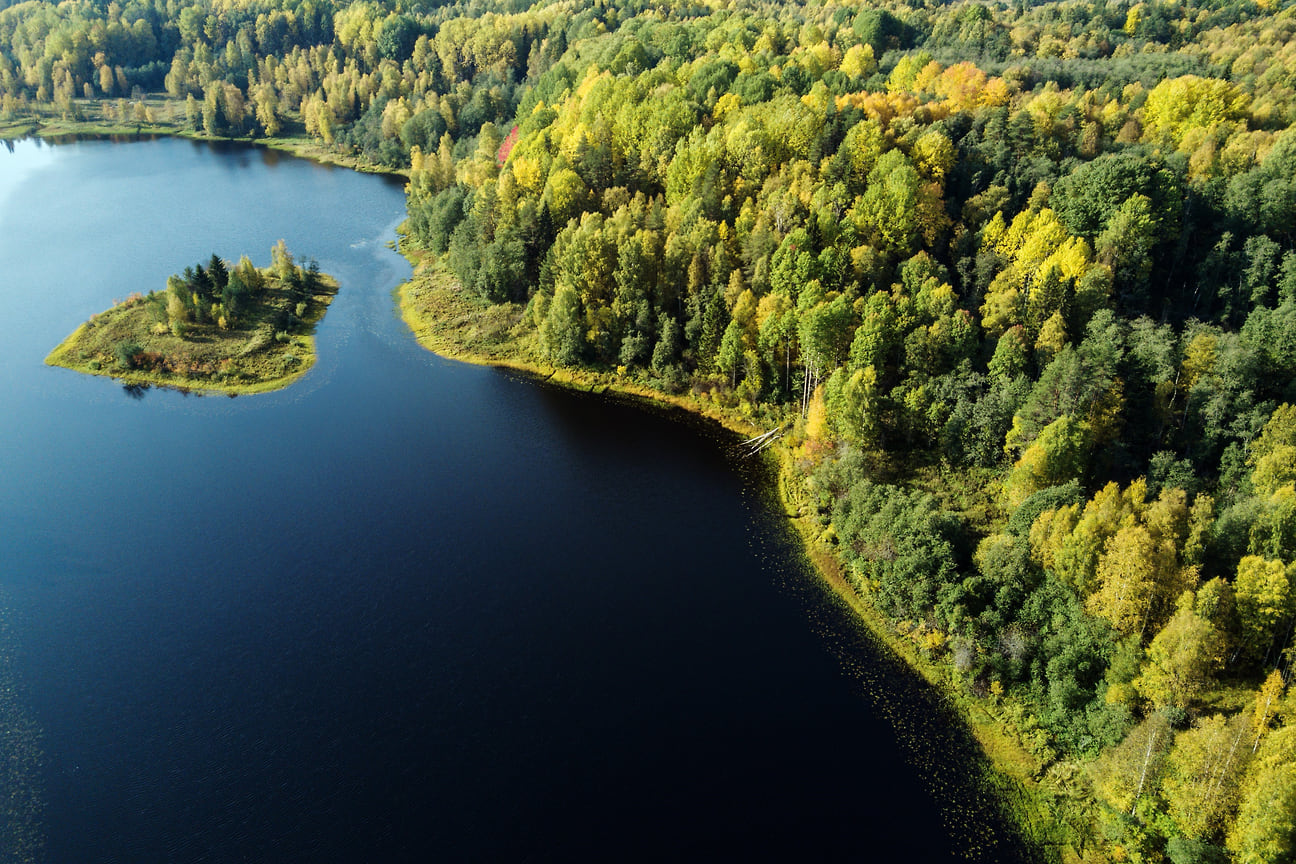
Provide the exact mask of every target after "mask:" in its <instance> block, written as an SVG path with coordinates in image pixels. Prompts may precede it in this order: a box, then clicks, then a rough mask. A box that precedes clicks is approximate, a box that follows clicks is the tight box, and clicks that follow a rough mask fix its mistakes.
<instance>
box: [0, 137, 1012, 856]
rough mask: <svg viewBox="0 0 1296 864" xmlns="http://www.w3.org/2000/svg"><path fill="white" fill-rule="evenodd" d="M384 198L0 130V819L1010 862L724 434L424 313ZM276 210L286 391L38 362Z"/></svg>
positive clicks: (292, 838) (221, 837)
mask: <svg viewBox="0 0 1296 864" xmlns="http://www.w3.org/2000/svg"><path fill="white" fill-rule="evenodd" d="M403 215H404V199H403V194H402V189H401V185H400V183H399V182H394V181H392V180H390V179H386V178H382V177H377V176H369V175H362V174H357V173H354V172H351V171H346V170H342V169H337V168H330V167H325V166H321V165H317V164H314V163H311V162H307V161H302V160H297V159H291V158H288V157H285V156H282V155H277V154H275V153H272V152H268V151H265V150H259V149H254V148H249V147H235V146H219V147H218V146H211V145H205V144H199V143H194V142H188V141H182V140H155V141H139V142H131V143H124V144H123V143H111V142H106V141H103V142H80V143H74V144H65V145H58V146H51V145H48V144H43V145H42V144H38V143H36V142H32V141H22V142H17V143H16V144H15V145H13V146H12V149H11V150H9V151H7V152H6V151H5V150H0V405H2V406H3V408H2V409H0V723H3V724H5V726H6V727H7V729H6V732H7V734H6V735H4V736H0V740H3V742H4V743H3V744H0V749H3V750H6V751H7V752H0V764H7V765H8V766H9V769H8V771H7V773H5V774H3V775H0V782H3V783H4V784H6V785H8V786H9V788H8V789H0V801H8V802H11V803H10V804H8V805H0V809H4V807H5V806H7V809H4V812H0V844H4V845H3V846H0V853H3V854H2V855H0V857H4V858H7V859H9V860H41V861H49V862H58V864H64V862H66V864H74V862H75V864H84V862H136V861H158V862H161V861H177V862H190V861H193V862H199V861H203V862H206V861H211V862H226V861H230V862H233V861H257V862H289V861H312V862H320V861H344V862H355V861H413V860H418V861H427V860H444V861H458V860H481V861H491V860H501V861H517V860H559V861H562V860H584V859H600V860H646V859H660V858H665V857H669V858H672V859H685V860H697V859H717V858H719V859H740V858H755V857H760V858H762V859H764V860H768V859H769V858H771V857H773V858H797V859H800V860H816V859H818V860H888V859H892V858H895V857H896V856H900V855H903V856H905V857H906V858H907V859H908V860H914V861H945V860H950V861H954V860H958V861H964V860H971V861H985V862H991V861H1011V860H1026V858H1025V856H1024V855H1023V853H1022V852H1021V851H1020V849H1019V848H1018V846H1017V845H1016V844H1015V841H1014V835H1013V834H1012V832H1011V831H1010V830H1008V829H1007V828H1006V827H1005V825H1004V823H1003V822H1002V821H1001V820H1000V819H999V817H998V815H997V813H996V811H995V808H994V806H993V803H992V802H990V801H988V800H987V799H986V798H985V796H984V795H983V794H982V793H981V792H980V791H979V790H978V789H977V788H976V787H975V786H974V785H972V784H971V782H970V781H969V780H968V779H967V775H968V773H969V771H968V767H967V766H968V764H969V762H968V748H969V746H970V745H969V739H968V737H967V735H966V733H964V732H963V731H962V730H960V729H959V728H958V727H957V726H954V725H952V724H951V722H950V720H949V717H948V715H947V713H946V712H945V711H944V710H943V708H942V706H941V704H940V701H939V699H937V698H936V697H935V696H934V695H933V694H932V693H931V692H930V691H929V690H928V689H927V688H926V687H924V686H922V685H921V684H920V683H919V682H918V681H917V679H916V678H915V676H913V675H912V674H910V673H908V672H907V671H906V670H905V669H904V668H903V667H901V666H899V665H898V664H897V663H896V662H895V661H894V660H893V659H891V658H890V657H889V656H888V655H887V654H886V653H885V652H884V651H881V650H879V649H878V648H877V647H876V646H874V645H873V643H872V642H871V641H870V639H869V638H868V637H867V636H866V635H865V634H863V633H862V632H860V630H859V628H858V627H857V626H856V625H855V624H854V623H853V622H852V620H851V618H850V616H849V615H848V614H847V613H846V612H844V611H843V609H842V608H841V606H840V605H839V604H838V603H837V602H836V601H834V599H833V598H832V597H831V596H830V595H829V594H827V592H825V591H824V590H823V589H822V588H821V587H820V586H819V585H818V583H817V582H816V581H815V579H814V577H813V575H811V574H809V573H807V571H806V570H805V568H804V564H803V562H802V558H801V557H800V554H799V552H798V549H797V546H796V542H795V537H794V536H793V535H792V534H791V533H790V532H789V531H788V530H787V526H786V524H785V522H784V521H783V520H782V518H781V516H780V514H779V512H778V509H777V507H776V506H775V502H773V501H772V500H771V498H770V495H769V492H768V489H769V486H768V479H769V478H768V477H767V476H766V474H765V469H762V468H761V467H760V466H759V465H757V464H755V463H753V462H749V461H744V460H742V459H740V458H738V456H737V454H736V448H735V447H734V443H735V442H734V440H733V439H732V437H731V436H729V435H728V434H726V433H724V432H723V431H722V430H720V429H718V428H717V427H714V426H713V425H710V424H708V423H705V422H702V421H699V420H696V419H693V418H690V417H689V416H687V415H684V414H682V413H680V412H676V411H665V410H650V409H644V408H641V407H636V406H632V405H628V404H625V403H623V402H619V401H616V400H614V399H610V398H602V397H594V396H589V395H584V394H576V393H570V392H565V391H562V390H557V389H554V388H551V387H548V386H543V385H540V384H537V383H535V382H533V381H530V380H527V379H524V378H521V377H519V376H516V375H513V374H509V373H505V372H501V371H497V370H492V369H486V368H479V367H473V366H467V365H462V364H458V363H453V362H450V361H445V360H442V359H439V358H437V357H435V356H433V355H431V354H429V353H427V352H426V351H424V350H423V349H422V348H420V347H419V346H418V345H417V344H416V343H415V342H414V340H413V338H412V336H411V335H410V333H409V331H408V330H407V329H406V328H405V326H404V325H403V324H402V323H401V321H400V319H399V315H398V314H397V312H396V310H395V305H394V302H393V298H392V289H393V288H394V287H395V286H396V285H397V284H398V283H399V282H400V281H401V280H402V279H403V278H405V277H407V276H408V274H409V267H408V265H407V264H406V263H405V262H404V260H403V259H402V258H401V257H400V256H399V255H397V254H396V253H394V252H393V251H391V249H390V248H389V243H390V241H392V240H394V238H395V229H396V226H397V225H398V224H399V222H400V220H401V219H402V218H403ZM280 238H283V239H285V240H286V242H287V245H288V248H289V249H290V250H291V251H292V252H293V253H294V254H296V255H297V256H298V258H299V260H304V259H307V258H314V259H316V260H318V262H319V265H320V267H321V269H322V270H324V271H325V272H327V273H331V274H333V275H334V276H336V277H337V278H338V280H339V282H340V284H341V291H340V293H339V295H338V296H337V298H336V300H335V301H334V303H333V305H332V307H331V309H330V311H329V313H328V316H327V318H326V319H325V320H324V322H323V324H322V325H321V326H320V328H319V330H318V332H317V337H318V340H317V347H318V351H319V361H318V363H317V365H316V367H315V368H314V369H313V370H312V371H311V372H310V373H309V374H307V375H306V376H305V377H304V378H303V379H301V380H300V381H299V382H298V383H296V384H295V385H293V386H292V387H290V388H288V389H287V390H284V391H280V392H278V393H273V394H266V395H259V396H245V397H239V398H233V399H232V398H227V397H222V396H203V397H199V396H194V395H185V394H183V393H179V392H175V391H165V390H144V391H138V390H128V389H125V388H123V387H122V386H121V385H120V384H118V383H116V382H113V381H112V380H110V379H107V378H97V377H90V376H82V375H78V374H76V373H73V372H70V371H67V370H63V369H55V368H50V367H46V366H44V365H43V364H42V360H43V358H44V357H45V355H46V354H47V353H48V352H49V351H50V350H51V349H52V348H53V347H54V346H55V345H56V344H58V342H60V341H61V340H62V339H63V338H64V337H65V336H66V335H67V334H68V333H70V332H71V331H72V330H73V329H74V328H75V327H76V326H77V325H78V324H80V323H81V322H82V321H84V320H85V319H86V318H88V317H89V316H90V315H91V314H93V313H95V312H98V311H101V310H102V309H104V308H106V307H107V306H109V305H110V304H111V303H112V301H113V300H114V299H124V298H125V297H126V296H127V295H129V294H130V293H132V292H134V291H142V292H147V291H149V290H152V289H158V290H161V289H162V288H163V287H164V286H165V282H166V278H167V276H168V275H170V274H172V273H176V272H179V271H180V270H182V269H183V268H184V267H186V266H189V265H192V264H194V263H197V262H200V261H205V260H206V259H207V258H209V257H210V256H211V254H212V253H213V252H216V253H218V254H219V255H221V256H222V257H224V258H226V259H229V260H237V259H238V257H239V256H240V255H242V254H245V253H246V254H248V255H250V256H251V258H252V260H253V261H254V262H255V263H257V264H258V265H259V266H265V265H266V264H268V262H269V257H270V256H269V251H270V247H271V246H272V245H273V244H274V243H275V242H276V241H277V240H278V239H280Z"/></svg>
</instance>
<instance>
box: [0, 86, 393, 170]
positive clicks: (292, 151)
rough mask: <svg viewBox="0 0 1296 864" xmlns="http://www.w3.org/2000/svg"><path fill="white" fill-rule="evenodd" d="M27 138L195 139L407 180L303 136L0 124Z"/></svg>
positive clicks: (94, 124)
mask: <svg viewBox="0 0 1296 864" xmlns="http://www.w3.org/2000/svg"><path fill="white" fill-rule="evenodd" d="M144 101H145V102H150V101H151V103H152V104H154V105H168V104H182V103H179V102H173V100H170V99H156V98H155V99H152V100H149V99H148V98H147V97H146V99H145V100H144ZM87 104H89V103H87ZM27 138H36V139H39V140H41V141H46V142H49V143H51V144H61V143H70V142H73V141H78V140H100V141H101V140H112V141H117V140H124V141H147V140H150V139H154V138H183V139H185V140H188V141H198V142H202V143H206V144H235V145H239V146H245V147H253V148H256V149H259V150H270V151H274V152H276V153H284V154H287V155H289V156H293V157H296V158H298V159H306V160H308V161H311V162H315V163H316V164H319V165H328V166H331V167H335V168H348V169H350V170H352V171H357V172H359V173H361V174H376V175H380V176H388V177H393V178H395V177H399V178H401V179H402V180H408V179H409V169H406V168H387V167H383V166H379V165H373V164H370V163H368V162H362V161H361V160H360V159H359V158H357V157H355V156H354V155H351V154H348V153H340V152H337V151H335V150H333V149H330V146H329V145H327V144H320V143H319V142H317V141H315V140H314V139H313V138H309V137H307V136H304V135H303V136H295V135H277V136H275V137H273V138H253V137H250V136H243V137H237V138H229V137H223V136H220V135H208V134H206V133H204V132H200V131H197V130H192V129H186V128H183V127H181V126H176V125H175V124H173V123H165V122H153V123H126V124H118V123H107V122H100V121H95V120H86V119H81V120H63V119H61V118H59V119H50V118H38V117H23V118H19V119H15V120H10V121H7V122H5V123H0V141H22V140H24V139H27Z"/></svg>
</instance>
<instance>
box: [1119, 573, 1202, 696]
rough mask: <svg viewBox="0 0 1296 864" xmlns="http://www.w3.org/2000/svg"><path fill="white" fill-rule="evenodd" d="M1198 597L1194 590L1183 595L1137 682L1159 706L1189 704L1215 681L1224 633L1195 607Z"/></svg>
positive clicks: (1149, 648)
mask: <svg viewBox="0 0 1296 864" xmlns="http://www.w3.org/2000/svg"><path fill="white" fill-rule="evenodd" d="M1194 600H1195V597H1194V595H1193V594H1192V592H1190V591H1186V592H1184V594H1183V596H1182V597H1180V598H1179V608H1178V610H1177V611H1176V612H1175V614H1174V617H1172V618H1171V619H1170V620H1169V621H1168V622H1166V625H1165V626H1164V627H1162V628H1161V630H1160V632H1158V633H1157V635H1156V636H1154V637H1153V639H1152V644H1151V645H1149V646H1148V650H1147V661H1146V663H1145V664H1144V666H1143V673H1142V675H1140V676H1139V677H1138V679H1136V680H1135V682H1134V686H1135V688H1137V690H1138V692H1139V694H1140V695H1141V696H1142V697H1143V698H1144V699H1147V700H1148V701H1149V702H1151V703H1152V704H1153V706H1155V707H1156V708H1157V709H1161V708H1180V709H1182V708H1187V707H1188V704H1189V703H1190V702H1191V701H1192V700H1193V699H1195V698H1197V696H1199V695H1200V694H1201V693H1202V692H1203V691H1205V690H1206V689H1207V688H1208V687H1210V686H1211V684H1212V683H1213V678H1214V667H1215V664H1216V662H1218V660H1219V657H1220V653H1221V652H1220V647H1221V646H1220V636H1219V634H1218V633H1217V632H1216V631H1215V628H1214V627H1212V626H1211V623H1210V622H1209V621H1207V620H1206V619H1204V618H1202V617H1200V616H1198V615H1197V613H1196V612H1195V611H1193V603H1194Z"/></svg>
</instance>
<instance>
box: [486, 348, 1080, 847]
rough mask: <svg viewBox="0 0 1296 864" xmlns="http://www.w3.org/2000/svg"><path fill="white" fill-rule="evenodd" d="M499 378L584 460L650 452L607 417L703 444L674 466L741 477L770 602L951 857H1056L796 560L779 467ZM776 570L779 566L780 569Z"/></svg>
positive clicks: (620, 399) (563, 392)
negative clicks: (613, 432) (879, 727)
mask: <svg viewBox="0 0 1296 864" xmlns="http://www.w3.org/2000/svg"><path fill="white" fill-rule="evenodd" d="M501 374H503V375H506V376H509V377H514V378H520V379H521V380H525V381H527V382H528V383H530V384H531V385H532V386H535V387H537V388H538V390H539V393H540V401H541V402H542V403H543V404H546V405H547V406H548V407H549V409H550V410H549V416H550V417H551V419H552V421H553V425H554V426H555V427H558V428H560V429H561V430H562V432H563V434H564V436H565V437H566V438H567V440H568V442H569V443H570V444H571V445H572V446H574V447H578V448H581V449H583V450H585V451H589V450H591V449H593V450H606V451H608V452H613V451H616V452H621V453H624V452H625V451H626V450H631V451H633V450H636V449H639V448H641V447H643V448H645V449H647V448H648V447H649V446H650V443H649V442H650V441H651V439H652V437H653V436H654V435H655V434H657V430H656V429H655V426H654V424H653V423H644V422H642V421H640V422H635V421H634V420H633V419H631V420H630V421H629V422H628V423H625V424H617V430H618V433H619V434H618V435H617V436H616V437H615V439H614V440H612V439H609V437H608V436H607V435H606V434H605V432H606V428H607V425H608V422H609V414H610V413H612V414H619V413H622V412H624V413H625V414H627V415H629V416H631V417H633V416H634V415H639V416H641V417H642V416H643V415H651V416H654V417H659V418H662V419H664V420H667V421H669V422H671V423H672V424H681V425H682V426H683V427H684V428H686V429H688V430H689V432H690V433H691V434H693V435H696V436H697V438H698V439H701V440H703V441H706V442H709V444H710V446H703V447H700V448H698V450H697V451H696V452H692V453H690V452H679V453H677V454H676V455H677V458H679V459H681V460H685V461H687V463H688V464H689V468H690V470H691V471H698V470H702V471H706V470H715V469H716V468H717V467H722V468H724V469H725V470H727V471H728V472H730V473H732V474H733V475H735V476H736V477H737V478H738V479H739V481H740V483H741V486H742V494H743V496H744V498H746V499H747V500H748V502H749V503H750V504H751V505H752V508H751V509H752V510H754V511H755V516H754V521H753V525H752V527H751V529H750V530H751V532H752V543H753V545H755V546H757V547H758V548H759V549H760V550H761V556H762V557H763V558H764V559H765V560H766V561H770V562H792V565H793V566H791V567H790V568H789V567H786V566H783V567H782V568H781V570H782V577H781V580H780V582H779V585H778V588H779V590H780V593H781V594H782V595H783V596H784V598H785V599H788V600H791V601H792V603H793V604H794V605H797V606H799V607H800V609H801V610H802V612H803V614H804V616H805V619H806V621H807V622H808V624H809V628H810V630H811V631H812V632H813V633H814V635H815V637H816V638H817V639H818V640H819V642H820V644H821V645H822V647H823V648H824V649H826V650H827V652H828V653H829V654H830V655H831V656H832V657H834V658H835V659H836V661H837V663H838V664H839V665H840V669H841V671H842V673H843V675H844V676H845V677H846V678H847V679H848V680H849V682H850V690H851V691H852V692H853V693H854V694H855V695H856V696H857V697H858V698H860V699H861V700H863V701H864V702H865V703H866V704H867V705H868V708H869V710H870V711H871V713H872V714H873V715H875V716H878V717H881V718H884V719H885V722H886V723H887V724H888V725H889V726H890V727H891V729H892V730H893V731H894V734H895V738H896V742H897V744H898V745H899V747H900V749H901V750H902V752H903V757H904V761H905V762H906V763H907V764H908V766H909V767H910V768H911V769H912V771H913V773H914V774H915V775H916V776H917V778H918V780H919V781H920V783H921V785H922V786H923V787H924V788H925V789H926V791H927V793H928V794H929V795H930V797H931V799H932V800H933V801H934V802H935V803H936V805H937V808H938V810H939V812H940V818H941V821H942V827H943V828H944V829H945V833H946V834H947V835H948V838H949V841H950V847H951V849H953V850H956V852H957V855H958V857H959V858H960V859H961V860H965V861H972V862H984V864H1028V862H1040V861H1046V860H1051V859H1052V858H1053V857H1055V856H1054V855H1052V854H1051V853H1050V852H1049V851H1048V850H1046V849H1042V848H1039V846H1038V845H1037V843H1036V842H1035V841H1032V840H1031V839H1029V838H1027V837H1024V836H1023V834H1022V833H1021V831H1020V830H1019V829H1018V827H1017V825H1016V823H1015V820H1014V816H1013V813H1012V810H1011V804H1010V802H1009V801H1007V800H1005V799H1004V797H1003V790H1002V788H1001V787H1000V786H999V785H998V784H997V783H996V781H995V774H994V771H993V768H992V766H991V765H990V762H989V760H988V758H987V757H986V756H985V754H984V752H983V751H982V749H981V745H980V744H979V743H978V742H977V740H976V739H975V737H974V736H973V735H972V732H971V730H970V729H969V728H968V727H967V725H966V724H965V723H964V722H963V720H962V719H961V717H960V716H959V713H958V711H957V710H956V709H955V708H954V707H953V706H952V705H951V704H950V703H949V702H948V700H947V699H946V698H945V697H944V696H943V695H942V694H941V693H940V692H939V691H938V690H937V689H936V688H935V687H933V686H932V685H931V684H929V683H928V682H927V681H926V680H924V679H923V678H922V676H921V675H920V674H919V673H918V672H916V671H915V670H914V669H912V668H910V667H909V666H908V664H907V663H906V662H905V661H904V660H903V659H902V658H901V657H899V656H898V655H897V654H896V653H895V652H894V651H893V650H892V649H891V648H890V647H889V646H887V645H886V644H885V643H883V642H881V641H880V640H879V639H878V638H877V637H876V636H874V635H873V633H872V632H870V631H869V629H868V627H867V625H865V624H864V623H863V622H862V621H861V620H860V618H859V617H858V615H857V614H856V613H855V612H854V610H852V609H851V608H850V607H849V606H848V605H847V604H846V602H845V601H843V600H842V598H840V597H838V596H837V595H836V594H835V593H834V592H833V591H832V590H831V589H830V588H829V587H828V586H827V585H826V584H825V582H824V581H823V577H822V576H821V575H820V574H819V573H818V572H817V571H816V570H815V568H814V565H813V564H812V563H811V562H810V560H809V559H808V558H807V557H806V556H805V554H804V551H803V547H802V544H801V539H800V536H799V534H798V533H797V532H796V531H795V530H794V529H793V528H792V526H791V525H790V523H789V522H788V519H787V517H786V515H785V514H784V511H783V505H782V503H781V501H780V499H779V495H778V491H777V490H778V469H777V465H776V463H775V460H774V459H773V458H772V456H770V455H769V454H766V456H764V457H755V458H752V457H748V456H746V455H745V452H744V450H743V449H742V447H741V446H740V440H741V436H739V435H737V434H736V433H733V432H731V431H729V430H727V429H725V428H724V427H722V426H721V425H720V424H719V423H717V422H716V421H713V420H710V419H708V418H705V417H700V416H698V415H696V414H693V413H690V412H688V411H685V410H684V409H681V408H678V407H675V406H672V405H662V404H660V403H653V402H649V401H646V400H644V399H641V398H638V397H634V396H629V395H624V394H617V393H614V392H610V393H603V394H583V393H582V394H578V393H573V391H571V390H569V389H565V388H563V387H560V386H558V385H554V384H549V383H547V382H545V381H543V380H541V379H539V378H537V377H533V376H526V375H519V374H518V373H515V372H512V371H508V370H502V371H501ZM717 449H718V450H719V451H720V452H721V453H722V456H723V459H722V462H721V463H719V464H717V462H716V461H715V459H714V457H713V454H714V451H715V450H717ZM703 451H705V453H704V452H703ZM775 569H780V567H779V565H778V564H776V565H775ZM876 743H877V742H873V741H870V740H867V738H860V737H855V736H852V734H851V731H850V730H845V729H844V730H842V738H841V741H840V744H839V746H840V747H843V748H851V749H856V750H867V749H868V748H869V747H870V746H876ZM840 779H841V780H842V781H843V782H845V783H849V782H861V783H874V784H880V785H882V786H886V785H887V784H888V783H889V782H894V779H895V778H878V777H868V776H861V777H855V778H840Z"/></svg>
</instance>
